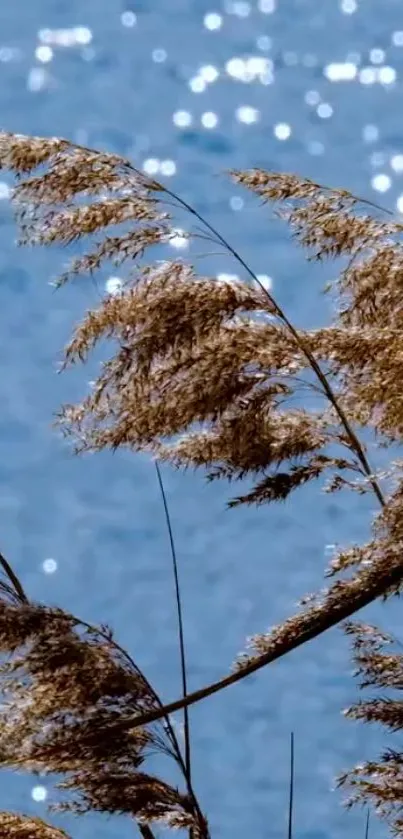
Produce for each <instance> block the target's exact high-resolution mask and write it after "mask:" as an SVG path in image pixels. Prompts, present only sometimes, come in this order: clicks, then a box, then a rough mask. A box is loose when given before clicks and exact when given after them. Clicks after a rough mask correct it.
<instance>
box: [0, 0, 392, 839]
mask: <svg viewBox="0 0 403 839" xmlns="http://www.w3.org/2000/svg"><path fill="white" fill-rule="evenodd" d="M402 76H403V7H402V3H401V2H400V0H361V2H359V1H358V0H343V2H336V0H333V2H324V0H277V2H276V0H258V2H256V0H253V2H248V0H228V2H224V3H221V2H217V4H215V1H214V2H212V3H211V4H210V2H208V3H207V2H203V0H170V2H168V1H167V0H151V1H149V0H147V2H146V0H139V2H127V3H126V4H125V3H124V2H123V3H119V2H118V0H80V2H79V0H30V2H28V1H27V2H23V0H14V2H5V0H4V1H3V3H1V4H0V111H1V122H2V127H4V128H6V129H8V130H11V131H17V132H27V133H36V134H45V135H56V134H57V135H64V136H67V137H69V138H71V139H73V140H75V141H77V142H80V143H84V144H87V145H91V146H96V147H102V148H106V149H108V150H115V151H117V152H120V153H124V154H125V155H130V156H131V157H132V159H133V160H134V161H135V162H136V164H137V165H139V166H141V167H143V168H144V169H145V171H147V172H149V173H150V174H156V175H157V176H158V177H159V178H162V179H165V180H166V182H167V183H168V184H169V186H172V187H173V188H175V189H176V190H177V191H179V192H181V194H182V195H183V196H184V197H186V198H187V199H188V200H191V201H192V202H193V203H194V204H196V205H197V207H198V208H199V209H200V210H201V211H203V212H205V213H207V214H208V216H209V219H210V220H211V221H212V222H214V223H215V224H216V225H217V226H219V228H220V230H221V231H222V232H223V233H224V234H226V235H227V236H231V237H232V239H233V240H234V241H236V243H237V245H238V247H239V249H240V250H241V251H242V254H243V255H244V256H245V258H247V259H248V260H249V261H250V262H251V263H252V264H253V266H254V268H255V270H256V271H257V272H258V273H261V274H263V275H264V276H265V277H266V282H271V284H272V286H273V289H274V291H275V293H276V295H277V296H278V299H279V300H280V301H281V303H282V304H283V305H284V306H285V307H286V308H287V312H288V313H289V314H290V315H291V317H292V318H293V319H294V320H295V321H296V322H297V323H298V324H301V325H314V324H318V323H320V322H323V320H324V319H325V318H326V316H327V314H328V312H327V303H326V301H325V300H324V298H323V297H322V296H321V295H320V294H319V290H320V287H321V283H322V281H323V279H324V278H325V277H326V278H329V277H330V276H332V270H333V268H332V266H331V265H330V266H326V268H325V269H323V270H321V271H319V270H318V269H317V268H315V267H310V266H307V264H306V263H305V261H304V258H303V256H302V255H301V254H300V253H299V252H298V251H297V250H295V248H294V247H293V246H290V244H289V238H288V234H287V231H286V230H285V229H284V228H283V227H282V226H281V225H280V224H279V223H278V221H274V220H273V217H272V216H271V215H270V214H269V213H268V212H267V211H266V210H260V211H259V212H256V211H255V209H253V207H254V206H255V205H252V204H251V203H250V201H249V200H247V201H246V202H245V203H244V199H245V196H244V195H243V193H242V191H241V190H240V189H238V188H235V187H234V185H231V184H230V183H229V181H228V179H227V178H226V176H225V175H224V174H222V173H223V170H226V169H228V168H231V167H246V166H257V165H262V166H265V167H267V168H270V169H275V170H288V171H295V172H298V173H301V174H305V175H308V176H311V177H313V178H315V179H316V180H318V181H323V182H324V183H326V184H332V185H341V186H345V187H347V188H350V189H351V190H353V191H356V192H358V193H359V194H361V195H365V196H367V197H369V198H371V199H372V200H375V201H377V202H380V203H383V204H385V205H387V206H388V207H391V208H393V209H395V210H396V211H397V212H399V211H402V210H403V136H402V90H403V88H402ZM7 195H8V181H6V180H4V179H3V180H2V181H1V182H0V202H1V203H0V300H1V305H0V358H1V360H2V371H3V372H2V376H1V378H0V397H1V406H2V410H1V416H0V455H1V456H0V523H1V549H2V551H4V552H5V554H6V555H7V556H8V557H9V559H10V560H11V561H12V562H13V563H14V564H15V566H16V569H17V571H18V572H19V573H20V575H21V577H22V579H23V581H24V584H25V586H26V588H27V590H28V592H29V593H30V595H31V596H32V597H37V598H41V599H43V600H46V601H51V602H53V603H58V604H60V605H62V606H64V607H66V608H68V609H72V610H74V611H75V612H76V613H79V614H81V615H82V616H83V617H85V618H86V619H87V620H94V621H95V620H98V621H107V622H109V623H110V624H111V625H113V626H114V627H115V629H116V631H117V634H118V637H119V639H120V640H121V641H122V642H123V643H124V644H126V645H127V646H128V647H129V648H130V650H131V651H132V652H133V654H134V655H135V656H136V657H137V658H138V660H139V662H140V664H141V665H142V666H143V667H144V668H145V670H146V672H147V674H148V676H149V677H150V678H151V679H152V680H154V682H155V684H156V686H157V687H158V689H159V690H160V691H161V693H162V695H163V696H164V697H165V698H166V699H171V698H174V697H176V696H177V695H178V690H179V687H178V686H179V673H178V664H177V645H176V630H175V626H176V623H175V621H176V619H175V611H174V603H173V586H172V579H171V572H170V564H169V550H168V543H167V538H166V532H165V526H164V519H163V512H162V508H161V501H160V498H159V495H158V486H157V483H156V478H155V472H154V470H153V467H152V465H151V463H150V462H149V461H148V460H147V458H144V457H134V456H131V457H129V456H127V455H124V454H118V455H116V456H114V457H112V456H109V455H97V456H94V457H88V458H87V459H86V460H79V459H74V458H73V457H72V455H71V454H70V452H69V451H68V450H67V449H66V448H65V447H64V445H63V444H62V442H61V441H60V440H59V439H58V437H57V436H56V435H55V433H54V431H52V429H51V427H50V425H51V419H52V413H53V411H54V410H56V408H57V407H58V405H59V404H60V402H61V401H62V400H67V399H69V398H75V397H77V396H78V395H79V394H80V393H82V392H83V389H84V387H85V386H86V384H87V382H88V380H89V379H90V378H91V376H90V371H89V370H87V371H85V372H82V371H81V372H78V373H77V374H75V375H74V374H70V375H68V374H66V375H65V376H64V377H60V376H57V375H56V365H57V361H58V358H59V356H58V352H59V350H60V348H61V346H62V345H63V344H64V342H65V341H66V340H67V338H68V336H69V333H70V329H71V326H72V324H73V323H74V321H75V320H76V319H77V318H78V317H80V316H81V314H82V313H83V311H84V309H86V308H87V307H88V306H90V305H91V304H93V303H94V302H95V300H96V298H95V297H94V287H93V285H91V283H89V282H86V281H85V280H83V282H82V283H81V284H80V285H76V286H75V287H72V288H69V289H66V290H64V291H60V292H59V293H58V294H53V291H52V289H51V287H50V285H49V280H50V279H51V278H52V276H53V275H54V274H55V272H57V270H58V268H59V267H60V266H61V264H62V261H63V259H64V256H63V253H60V252H59V253H58V252H52V253H51V252H46V253H45V252H39V251H38V252H28V251H23V250H20V251H18V250H16V247H15V244H14V239H15V229H14V227H13V224H12V222H11V216H10V211H9V206H8V202H7ZM183 244H184V241H183V238H181V236H180V235H178V239H177V241H176V246H177V249H178V250H179V252H180V253H181V255H185V253H186V251H185V249H184V248H183V247H182V246H183ZM173 253H174V251H173ZM209 270H213V271H215V272H216V273H235V272H236V270H237V268H236V266H234V264H233V263H231V262H230V260H229V259H227V258H226V257H222V256H217V257H211V258H210V260H209ZM267 278H269V279H267ZM105 280H106V282H108V281H109V286H108V287H109V289H111V288H112V287H113V283H114V282H115V281H114V280H112V282H111V280H110V278H105ZM103 281H104V280H103ZM165 481H166V486H167V492H168V495H169V503H170V507H171V510H172V517H173V524H174V528H175V534H176V540H177V546H178V552H179V555H180V562H181V573H182V578H183V596H184V601H185V612H186V633H187V643H188V649H189V656H190V660H191V664H190V673H189V678H190V683H191V687H192V688H196V687H198V686H200V685H201V684H203V683H205V682H206V681H210V680H213V679H215V678H218V677H219V676H220V675H221V674H223V673H224V672H226V671H227V670H228V668H229V667H230V664H231V662H232V661H233V659H234V657H235V655H236V653H237V652H238V651H239V650H240V649H241V648H243V646H244V643H245V638H246V636H248V635H251V634H253V633H254V632H256V631H259V630H264V629H265V628H267V627H268V626H269V625H271V624H274V623H276V622H277V621H279V620H281V619H282V618H284V617H285V616H286V615H287V614H288V613H290V611H291V610H292V609H294V608H295V604H296V602H297V600H298V598H299V597H300V596H301V595H303V594H304V593H306V592H307V591H310V590H312V589H314V588H316V587H318V586H320V585H322V572H323V568H324V566H325V563H326V554H327V553H328V552H329V551H330V550H331V547H329V546H331V545H333V544H334V543H336V542H342V541H349V540H350V539H353V538H358V539H360V538H364V537H365V535H366V521H367V518H366V515H367V513H368V512H369V510H368V509H365V506H364V505H363V503H362V501H361V500H360V499H355V498H350V497H349V498H347V499H345V498H343V497H342V496H333V497H331V496H330V497H329V496H324V497H323V498H322V497H319V498H318V496H317V493H316V491H315V490H314V489H310V490H309V491H308V492H305V493H303V494H302V495H300V496H298V497H296V498H295V499H294V501H293V502H292V503H290V504H288V505H287V506H282V507H276V508H273V509H270V510H267V509H262V510H259V511H256V510H242V511H227V510H226V508H225V503H226V499H227V497H228V488H227V487H226V486H224V485H222V486H213V487H211V486H210V487H206V486H205V484H204V481H203V477H202V476H201V475H198V476H194V475H190V474H189V475H186V476H183V475H181V474H178V473H170V472H165ZM381 613H382V609H381V607H380V606H378V607H376V608H372V610H369V614H368V617H370V618H371V619H372V618H373V617H375V618H379V617H380V614H381ZM388 616H389V623H391V625H392V626H393V627H394V628H395V629H396V628H399V625H400V624H401V616H400V612H399V606H398V605H392V606H390V607H388ZM385 621H386V618H384V619H383V624H384V625H385ZM354 696H355V689H354V684H353V681H352V680H351V678H350V663H349V659H348V654H347V648H346V645H345V642H344V640H343V638H342V636H341V633H340V632H339V631H333V632H330V633H329V634H328V635H327V636H326V637H325V638H322V639H320V640H319V641H317V642H314V643H312V644H311V645H310V646H309V647H306V648H304V649H303V651H302V652H297V653H295V654H293V655H292V656H290V657H288V658H287V659H286V660H284V661H282V662H280V663H278V664H277V665H275V666H272V667H271V668H269V669H268V670H267V671H263V672H261V673H259V674H258V675H256V676H255V677H252V678H251V679H249V680H247V681H246V682H244V683H242V684H241V685H239V686H237V687H233V688H231V689H230V691H228V692H227V693H222V694H219V695H218V696H216V697H214V698H211V699H209V700H208V701H207V702H205V703H203V704H201V705H198V706H196V707H195V708H194V710H193V712H192V728H193V749H194V776H195V784H196V787H197V789H198V791H199V795H200V798H201V801H202V803H203V806H204V807H205V809H206V811H207V813H208V815H209V818H210V821H211V828H212V834H213V836H214V837H220V839H230V838H231V839H241V837H242V839H244V837H245V836H255V837H269V836H270V837H275V839H277V837H280V836H284V831H285V809H286V793H287V772H288V749H289V746H288V744H289V733H290V731H291V730H292V729H293V730H294V731H295V736H296V775H297V785H296V786H297V796H296V798H297V801H296V806H297V822H298V835H299V836H301V837H306V839H321V837H325V836H326V837H329V836H332V837H336V836H341V835H343V836H345V837H348V839H349V838H350V837H356V836H357V835H363V833H364V816H363V814H361V813H359V812H357V813H354V814H346V813H345V811H344V810H343V809H342V808H341V806H340V795H339V793H337V792H332V791H331V787H332V783H333V778H334V776H335V774H336V773H337V772H338V771H340V770H341V769H342V768H343V767H347V766H350V765H352V763H353V762H354V761H357V760H362V759H365V758H366V757H370V756H372V755H375V754H376V753H377V750H378V748H379V747H380V744H381V743H382V742H383V741H382V740H381V738H380V737H379V733H378V732H377V731H376V730H369V729H363V727H359V726H355V725H353V724H352V723H351V722H350V723H349V722H347V721H345V720H343V718H342V717H341V714H340V712H341V709H342V708H343V707H345V706H346V705H348V704H349V703H350V702H351V701H352V700H353V698H354ZM0 789H1V792H0V807H2V808H10V809H19V810H25V811H27V812H31V813H36V814H38V815H45V813H46V805H47V803H49V802H51V801H52V800H53V797H54V793H53V792H52V788H51V785H50V784H49V783H48V782H47V781H46V779H32V778H27V777H25V776H21V777H20V776H17V775H9V774H8V773H3V775H2V786H1V788H0ZM58 823H60V824H61V825H63V826H65V827H66V829H68V830H69V831H70V832H71V834H72V836H73V837H74V838H75V839H89V837H94V836H97V837H98V839H112V837H117V836H119V837H120V838H121V839H125V837H129V836H131V835H132V833H133V827H132V826H131V825H130V824H129V823H128V822H126V821H125V820H123V819H118V818H116V819H110V820H107V819H105V818H101V817H92V816H91V817H85V818H82V819H80V820H74V819H72V818H71V817H68V818H67V817H64V818H63V819H59V820H58ZM360 831H362V834H361V832H360ZM385 833H386V831H385V830H384V828H383V827H382V826H381V825H378V824H375V823H374V824H373V826H372V836H373V837H378V836H379V837H381V836H383V835H385Z"/></svg>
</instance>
